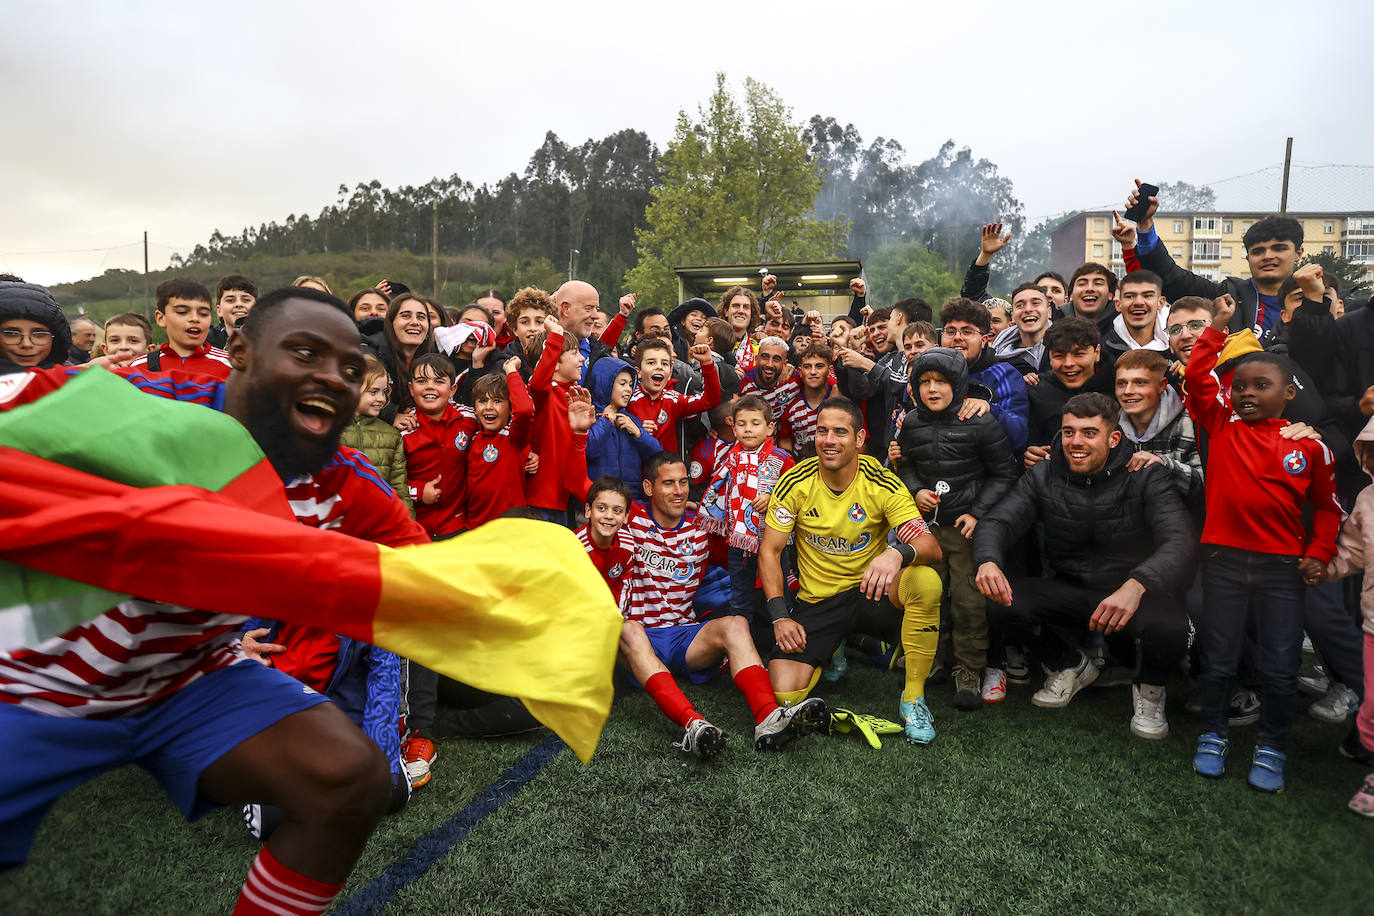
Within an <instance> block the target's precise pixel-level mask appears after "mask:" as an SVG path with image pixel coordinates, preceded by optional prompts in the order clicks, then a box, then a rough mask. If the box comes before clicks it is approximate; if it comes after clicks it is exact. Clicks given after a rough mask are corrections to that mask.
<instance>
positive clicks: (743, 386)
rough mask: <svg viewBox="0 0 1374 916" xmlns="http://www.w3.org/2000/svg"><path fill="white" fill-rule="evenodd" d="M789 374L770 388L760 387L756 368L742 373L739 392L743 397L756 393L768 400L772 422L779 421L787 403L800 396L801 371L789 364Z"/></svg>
mask: <svg viewBox="0 0 1374 916" xmlns="http://www.w3.org/2000/svg"><path fill="white" fill-rule="evenodd" d="M784 371H788V372H791V375H790V376H789V377H787V378H785V379H783V380H782V381H780V382H778V383H777V384H776V385H774V386H773V387H772V388H760V387H759V383H758V378H757V376H756V375H755V373H757V372H758V370H757V369H752V370H750V371H749V372H745V373H742V374H741V375H740V379H739V394H740V397H744V396H745V395H747V394H752V395H757V396H758V397H761V398H763V399H764V400H765V401H767V402H768V407H769V409H770V410H772V411H773V422H774V423H779V422H781V420H782V417H783V412H784V411H785V410H787V405H789V404H791V403H792V401H793V400H794V399H796V398H798V397H800V396H801V373H800V372H798V371H797V370H796V369H792V368H791V367H790V366H789V367H787V369H786V370H784Z"/></svg>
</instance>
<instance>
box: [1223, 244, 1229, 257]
mask: <svg viewBox="0 0 1374 916" xmlns="http://www.w3.org/2000/svg"><path fill="white" fill-rule="evenodd" d="M1221 256H1222V258H1229V257H1231V246H1230V245H1222V246H1221Z"/></svg>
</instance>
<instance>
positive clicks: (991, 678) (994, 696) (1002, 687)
mask: <svg viewBox="0 0 1374 916" xmlns="http://www.w3.org/2000/svg"><path fill="white" fill-rule="evenodd" d="M1006 698H1007V673H1006V672H1005V671H1003V670H1002V669H1001V668H986V669H984V671H983V702H984V703H1000V702H1002V701H1003V700H1005V699H1006Z"/></svg>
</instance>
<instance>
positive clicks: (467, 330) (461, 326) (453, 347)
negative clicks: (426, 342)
mask: <svg viewBox="0 0 1374 916" xmlns="http://www.w3.org/2000/svg"><path fill="white" fill-rule="evenodd" d="M469 337H471V338H475V339H476V340H477V346H478V347H494V346H496V332H495V331H493V330H492V329H491V325H489V324H487V323H486V322H485V321H460V322H458V323H457V324H454V325H449V326H448V327H444V328H435V329H434V344H435V346H437V347H438V348H439V349H440V350H441V351H442V352H443V353H445V354H447V355H449V356H452V355H453V354H454V353H456V352H457V351H458V348H459V347H461V346H462V345H463V344H464V343H466V342H467V340H468V338H469Z"/></svg>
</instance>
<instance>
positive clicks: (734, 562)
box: [727, 547, 763, 621]
mask: <svg viewBox="0 0 1374 916" xmlns="http://www.w3.org/2000/svg"><path fill="white" fill-rule="evenodd" d="M727 555H728V556H729V560H730V613H731V614H738V615H739V616H741V617H743V618H745V619H746V620H750V621H752V620H753V619H754V614H755V612H757V611H758V609H759V608H760V607H761V606H762V603H763V602H762V599H763V591H762V590H761V589H759V588H758V587H757V586H756V585H755V582H756V581H757V579H758V576H759V555H758V554H756V553H751V554H746V553H745V552H744V551H743V550H740V549H739V548H738V547H730V548H728V549H727Z"/></svg>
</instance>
